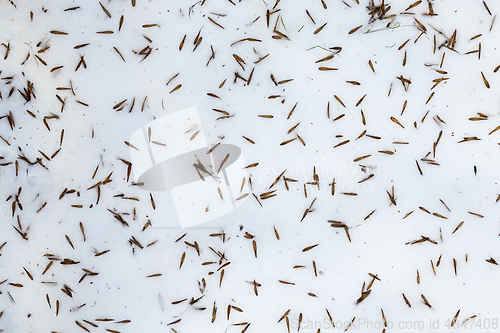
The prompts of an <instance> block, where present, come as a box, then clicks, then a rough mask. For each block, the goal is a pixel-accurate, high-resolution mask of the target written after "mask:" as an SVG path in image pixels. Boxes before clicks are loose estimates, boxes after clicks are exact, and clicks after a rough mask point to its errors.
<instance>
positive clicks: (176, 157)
mask: <svg viewBox="0 0 500 333" xmlns="http://www.w3.org/2000/svg"><path fill="white" fill-rule="evenodd" d="M129 143H130V156H131V160H132V170H133V173H134V177H135V179H136V182H137V183H139V184H141V185H142V186H141V188H142V189H143V190H146V191H171V194H172V197H173V201H174V206H175V209H176V212H177V216H178V217H179V221H180V225H181V228H188V227H192V226H195V225H199V224H202V223H205V222H208V221H210V220H213V219H215V218H218V217H220V216H223V215H225V214H227V213H229V212H231V211H232V210H234V209H235V208H237V207H238V206H240V205H241V204H242V203H243V202H244V201H245V200H246V199H247V197H248V195H249V182H248V179H247V174H246V171H245V169H244V166H245V165H244V161H243V156H242V154H241V150H240V148H238V147H237V146H235V145H231V144H218V145H215V146H212V147H209V146H208V144H207V141H206V138H205V133H204V131H203V127H202V124H201V121H200V117H199V115H198V111H197V110H196V107H191V108H188V109H184V110H181V111H177V112H174V113H171V114H168V115H166V116H163V117H161V118H158V119H156V120H154V121H152V122H150V123H148V124H146V125H144V126H143V127H141V128H140V129H138V130H137V131H135V132H134V133H133V134H132V136H131V137H130V141H129Z"/></svg>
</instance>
